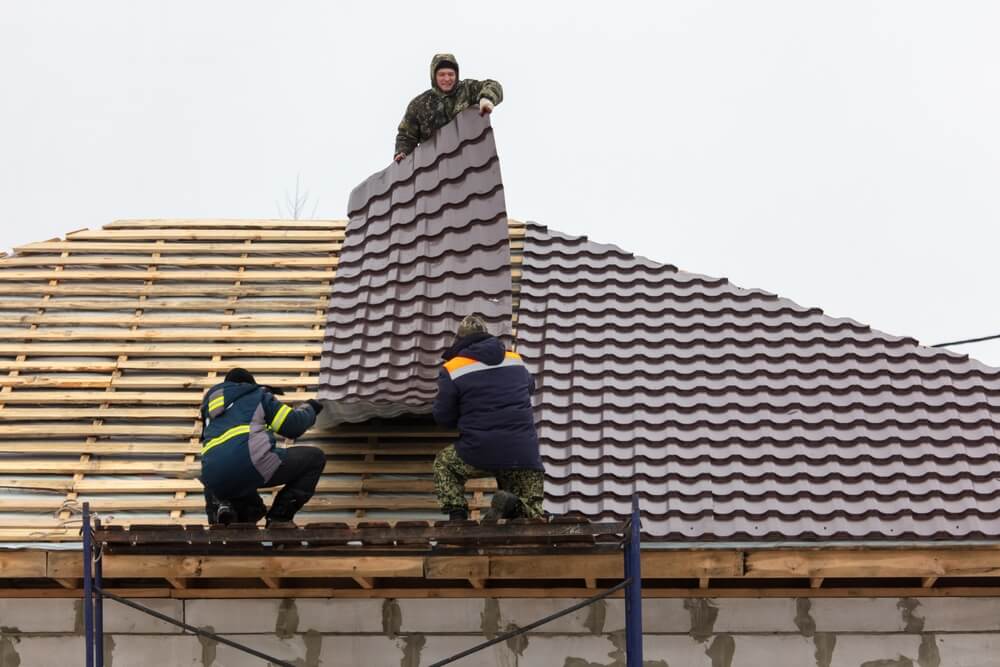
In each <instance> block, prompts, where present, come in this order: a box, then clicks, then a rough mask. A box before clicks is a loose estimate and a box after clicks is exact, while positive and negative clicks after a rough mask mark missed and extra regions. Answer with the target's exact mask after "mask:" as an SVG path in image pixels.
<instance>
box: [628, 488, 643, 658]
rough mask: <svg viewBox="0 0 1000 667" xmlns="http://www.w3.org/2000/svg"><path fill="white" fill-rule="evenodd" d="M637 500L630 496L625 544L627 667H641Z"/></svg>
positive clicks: (640, 572) (640, 586)
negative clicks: (630, 509)
mask: <svg viewBox="0 0 1000 667" xmlns="http://www.w3.org/2000/svg"><path fill="white" fill-rule="evenodd" d="M640 535H641V526H640V523H639V499H638V497H637V496H634V495H633V496H632V520H631V521H630V522H629V534H628V536H627V537H628V540H627V541H626V542H625V577H626V578H627V579H628V580H629V585H628V587H627V588H626V589H625V654H626V662H625V664H626V666H627V667H642V565H641V561H640V559H639V549H640V543H641V537H640Z"/></svg>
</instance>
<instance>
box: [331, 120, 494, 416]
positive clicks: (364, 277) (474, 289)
mask: <svg viewBox="0 0 1000 667" xmlns="http://www.w3.org/2000/svg"><path fill="white" fill-rule="evenodd" d="M348 208H349V210H350V223H349V225H348V227H347V231H346V236H345V239H344V245H343V248H342V249H341V252H340V257H339V261H338V264H337V273H336V277H335V279H334V281H333V289H332V294H331V297H330V304H329V309H328V314H327V326H326V336H325V340H324V344H323V356H322V360H321V366H320V376H319V398H320V399H321V400H325V401H328V402H332V403H331V404H330V408H331V412H332V413H333V421H363V420H365V419H369V418H371V417H376V416H377V417H391V416H396V415H398V414H402V413H404V412H415V413H424V412H429V411H430V406H431V403H432V401H433V399H434V396H435V393H436V389H437V386H436V378H437V373H438V367H439V365H440V355H441V352H442V351H443V350H444V349H445V348H447V347H448V345H449V344H450V342H451V340H452V338H453V336H454V331H455V328H456V327H457V325H458V322H459V321H460V320H461V319H462V317H464V316H465V315H468V314H470V313H479V314H481V315H483V316H484V318H485V319H486V320H487V322H488V323H490V324H491V330H495V331H499V332H501V333H503V332H509V330H510V316H511V271H510V243H509V234H508V228H507V211H506V204H505V201H504V194H503V183H502V181H501V178H500V162H499V159H498V158H497V154H496V145H495V142H494V139H493V130H492V128H491V127H490V123H489V118H488V117H485V118H484V117H481V116H480V115H479V114H478V113H477V112H476V111H474V110H469V111H466V112H463V113H461V114H459V116H458V117H457V118H456V119H455V121H453V122H452V123H450V124H449V125H447V126H445V127H444V128H442V129H441V130H440V131H439V132H438V133H437V135H436V136H435V137H434V138H433V139H432V140H431V141H428V142H425V143H423V144H421V145H420V146H418V147H417V149H416V151H414V153H413V155H412V156H411V157H409V158H407V159H406V160H404V161H403V162H401V163H399V164H393V165H390V166H389V167H388V168H387V169H385V170H383V171H381V172H379V173H377V174H375V175H373V176H371V177H370V178H368V179H367V180H366V181H365V182H364V183H362V184H361V185H359V186H358V187H356V188H355V189H354V191H352V192H351V197H350V202H349V205H348Z"/></svg>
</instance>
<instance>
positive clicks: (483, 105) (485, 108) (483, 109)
mask: <svg viewBox="0 0 1000 667" xmlns="http://www.w3.org/2000/svg"><path fill="white" fill-rule="evenodd" d="M492 112H493V102H490V101H489V100H488V99H486V98H485V97H482V98H480V99H479V115H480V116H485V115H486V114H488V113H492Z"/></svg>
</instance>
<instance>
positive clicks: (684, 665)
mask: <svg viewBox="0 0 1000 667" xmlns="http://www.w3.org/2000/svg"><path fill="white" fill-rule="evenodd" d="M708 647H709V642H698V641H695V640H694V639H692V638H691V637H688V636H686V635H653V636H648V635H645V636H643V638H642V658H643V662H646V663H649V662H654V664H655V661H656V660H662V661H664V662H666V663H667V664H668V665H670V667H712V659H711V658H710V657H709V655H708V654H707V653H706V652H705V651H706V649H708ZM765 665H768V666H770V663H767V662H764V663H761V664H760V665H759V666H758V667H764V666H765Z"/></svg>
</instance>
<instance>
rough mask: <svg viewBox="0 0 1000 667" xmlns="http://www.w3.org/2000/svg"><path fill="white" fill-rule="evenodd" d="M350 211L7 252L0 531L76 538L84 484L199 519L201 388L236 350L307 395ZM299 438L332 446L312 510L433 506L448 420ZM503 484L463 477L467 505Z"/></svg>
mask: <svg viewBox="0 0 1000 667" xmlns="http://www.w3.org/2000/svg"><path fill="white" fill-rule="evenodd" d="M345 224H346V223H345V222H343V221H266V220H265V221H242V220H241V221H204V220H194V221H154V220H144V221H119V222H115V223H112V224H110V225H108V226H107V227H106V228H104V229H102V230H84V231H79V232H74V233H72V234H70V235H68V237H67V238H66V239H65V240H51V241H44V242H40V243H32V244H28V245H26V246H22V247H20V248H17V249H16V254H15V255H14V256H12V257H8V258H5V259H2V260H0V355H3V356H2V357H0V366H2V367H3V370H5V371H6V374H5V376H4V377H3V378H0V385H2V386H0V421H2V422H4V425H5V429H4V431H3V435H2V436H0V449H2V450H3V451H6V452H8V453H10V454H17V455H18V456H17V458H15V459H10V458H8V459H5V460H0V486H5V487H7V488H8V489H10V490H11V491H15V492H23V494H24V495H17V493H15V495H14V496H6V497H4V498H2V499H0V540H5V541H32V542H34V541H43V542H44V541H62V540H70V541H76V540H77V539H78V518H74V516H73V510H74V508H77V507H78V506H79V502H81V501H82V500H83V499H87V500H90V501H91V502H92V504H93V506H94V508H95V510H96V511H99V512H102V513H104V514H105V515H106V517H107V518H108V519H109V520H111V521H117V522H120V523H121V524H122V525H126V526H127V525H130V524H131V523H135V522H138V523H142V524H157V523H164V524H169V523H177V522H183V523H201V522H203V521H204V517H203V513H202V512H201V511H200V510H201V499H200V493H196V492H198V491H200V484H199V483H198V482H197V481H196V480H195V479H193V478H194V477H195V476H196V474H197V460H196V454H197V451H198V449H199V445H198V434H199V430H200V424H199V422H198V419H197V418H198V412H197V408H198V404H199V402H200V397H201V394H202V392H203V391H204V390H205V389H206V388H207V387H208V386H211V384H213V383H214V382H216V381H218V377H219V373H220V372H224V371H225V370H226V369H227V368H228V367H229V366H232V365H237V364H238V365H243V366H245V367H247V368H249V369H250V370H251V372H254V373H255V374H257V375H258V378H259V379H260V380H261V381H262V382H267V383H269V384H272V385H275V386H281V387H283V388H284V389H285V390H286V395H285V398H286V399H287V400H290V401H293V402H297V401H301V400H304V399H306V398H308V397H311V396H313V395H314V393H315V385H316V381H317V373H318V366H319V356H320V351H321V341H322V337H323V325H324V324H325V317H324V316H325V310H326V301H327V299H328V295H329V291H330V288H331V281H332V279H333V277H334V276H335V270H336V263H337V252H338V250H339V247H340V244H341V242H342V241H343V237H344V227H345ZM518 230H521V231H523V226H521V225H520V224H519V223H512V224H511V234H512V237H514V238H516V237H517V236H518V233H519V232H518ZM187 248H191V250H187ZM140 253H141V254H140ZM90 258H96V259H97V260H98V261H97V263H96V265H95V264H90V263H89V262H90ZM66 260H70V261H69V262H68V263H65V264H64V262H65V261H66ZM218 260H226V261H225V265H224V266H222V267H221V268H220V267H219V266H218V265H217V261H218ZM198 267H200V270H198V271H197V272H196V273H197V277H198V279H199V280H198V281H193V278H194V275H193V273H192V269H194V268H198ZM57 276H58V278H59V280H57V279H56V277H57ZM262 276H263V279H261V277H262ZM101 277H105V278H107V279H106V280H98V279H99V278H101ZM128 278H134V280H129V279H128ZM285 278H288V279H289V281H288V282H286V281H285V280H284V279H285ZM42 285H44V289H43V287H42ZM77 438H79V439H77ZM300 442H303V443H306V442H308V443H309V444H315V445H317V446H320V447H322V448H323V449H324V450H325V451H326V452H327V453H328V455H330V456H331V459H330V462H329V464H328V467H327V471H326V472H327V474H326V475H325V476H324V478H323V479H322V480H321V482H320V486H319V494H318V495H317V497H316V498H315V499H314V501H313V502H312V503H310V506H307V508H306V510H305V512H304V517H306V518H307V520H310V519H317V518H318V519H329V518H338V519H341V518H344V517H345V516H346V517H352V518H353V519H355V520H362V519H365V518H367V515H369V514H370V513H371V512H375V513H376V514H377V515H378V516H377V517H376V518H379V519H385V518H401V519H407V518H421V519H426V518H437V517H438V516H439V515H438V514H437V511H436V509H437V508H436V502H435V500H434V497H433V495H432V486H431V480H430V469H429V463H430V460H431V459H432V458H433V455H434V454H435V453H436V451H437V450H438V449H440V447H442V446H444V445H445V444H447V442H448V434H444V433H440V432H438V431H436V430H431V429H427V428H426V427H420V428H419V429H416V432H399V433H383V432H371V433H364V432H362V431H359V430H358V429H357V428H353V429H352V428H350V427H349V428H346V429H343V430H342V431H326V432H315V433H310V434H309V435H308V436H307V437H305V438H303V439H300ZM71 457H72V458H71ZM135 475H139V476H140V477H144V478H146V479H129V478H130V477H132V476H135ZM149 476H155V478H152V479H150V478H149ZM493 486H494V485H493V484H492V482H488V481H485V480H477V481H475V482H471V483H470V485H469V489H470V493H472V494H474V497H473V499H472V500H473V503H472V504H473V507H474V509H475V510H478V509H479V508H481V507H482V506H484V503H485V500H484V495H483V492H484V491H489V490H490V489H492V488H493ZM55 494H61V495H59V496H57V495H55ZM188 494H192V495H191V496H189V495H188ZM57 498H58V500H57ZM312 510H317V511H315V512H313V511H312ZM331 512H332V513H336V514H337V516H336V517H330V516H328V514H329V513H331ZM108 515H110V516H108ZM74 522H75V523H74Z"/></svg>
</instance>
